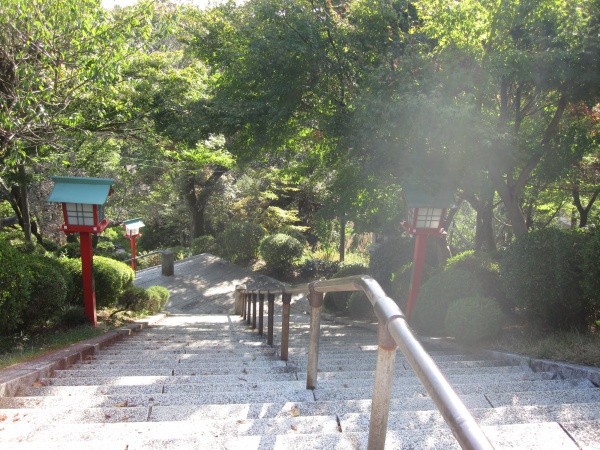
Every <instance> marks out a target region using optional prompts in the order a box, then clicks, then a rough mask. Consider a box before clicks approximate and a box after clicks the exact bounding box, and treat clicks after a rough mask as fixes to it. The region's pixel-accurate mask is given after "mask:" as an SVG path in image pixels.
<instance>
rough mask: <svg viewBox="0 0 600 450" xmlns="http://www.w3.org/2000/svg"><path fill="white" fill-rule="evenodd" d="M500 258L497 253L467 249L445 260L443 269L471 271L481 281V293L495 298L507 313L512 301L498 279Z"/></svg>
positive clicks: (512, 304) (510, 308) (510, 310)
mask: <svg viewBox="0 0 600 450" xmlns="http://www.w3.org/2000/svg"><path fill="white" fill-rule="evenodd" d="M500 258H501V255H500V254H499V253H493V254H490V253H487V252H476V251H474V250H468V251H466V252H463V253H460V254H458V255H456V256H453V257H452V258H450V259H449V260H448V261H446V266H445V267H444V270H452V269H464V270H466V271H468V272H471V273H472V274H473V275H475V276H476V277H477V279H478V280H479V282H480V283H481V288H482V292H481V295H482V296H483V297H491V298H494V299H496V301H497V302H498V304H499V305H500V306H501V307H502V310H503V311H504V312H505V313H507V314H509V313H511V312H512V311H513V309H514V303H513V302H512V300H509V299H508V298H507V297H506V293H505V292H504V286H503V285H502V281H501V280H500V262H499V260H500Z"/></svg>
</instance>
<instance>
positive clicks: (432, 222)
mask: <svg viewBox="0 0 600 450" xmlns="http://www.w3.org/2000/svg"><path fill="white" fill-rule="evenodd" d="M443 212H444V210H443V208H419V212H418V215H417V224H416V228H421V229H423V228H425V229H433V230H435V229H437V228H439V227H440V222H441V220H442V213H443Z"/></svg>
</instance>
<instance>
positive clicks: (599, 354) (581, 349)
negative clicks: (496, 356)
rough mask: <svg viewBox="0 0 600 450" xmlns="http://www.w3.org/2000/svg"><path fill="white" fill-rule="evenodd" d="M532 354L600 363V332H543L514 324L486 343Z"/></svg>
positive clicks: (575, 361) (568, 360)
mask: <svg viewBox="0 0 600 450" xmlns="http://www.w3.org/2000/svg"><path fill="white" fill-rule="evenodd" d="M486 348H489V349H490V350H500V351H506V352H511V353H518V354H521V355H526V356H529V357H531V358H539V359H552V360H558V361H565V362H569V363H573V364H583V365H587V366H594V367H600V334H599V333H598V332H597V330H595V329H593V330H590V332H588V333H583V332H578V331H554V332H540V331H537V330H530V329H526V328H524V327H518V326H514V327H510V328H508V329H507V330H505V332H504V333H503V334H502V336H501V337H499V338H498V339H497V340H495V341H493V342H491V343H490V344H489V345H486Z"/></svg>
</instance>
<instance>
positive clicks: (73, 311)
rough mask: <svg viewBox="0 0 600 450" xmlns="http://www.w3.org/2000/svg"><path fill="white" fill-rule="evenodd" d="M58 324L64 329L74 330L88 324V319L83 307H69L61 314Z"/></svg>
mask: <svg viewBox="0 0 600 450" xmlns="http://www.w3.org/2000/svg"><path fill="white" fill-rule="evenodd" d="M58 323H59V325H61V326H63V327H65V328H75V327H77V326H79V325H86V324H88V323H89V319H88V318H87V316H86V315H85V310H84V308H83V306H69V307H67V308H66V309H65V310H64V311H63V312H62V313H61V315H60V318H59V320H58Z"/></svg>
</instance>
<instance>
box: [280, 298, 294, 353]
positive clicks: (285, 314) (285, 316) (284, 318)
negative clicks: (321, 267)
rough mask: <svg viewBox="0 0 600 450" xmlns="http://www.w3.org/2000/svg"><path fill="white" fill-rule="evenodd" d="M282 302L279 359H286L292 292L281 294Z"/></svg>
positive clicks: (288, 343)
mask: <svg viewBox="0 0 600 450" xmlns="http://www.w3.org/2000/svg"><path fill="white" fill-rule="evenodd" d="M281 302H282V303H283V308H282V315H281V360H282V361H287V360H288V347H289V345H290V308H291V303H292V294H288V293H283V294H281Z"/></svg>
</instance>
